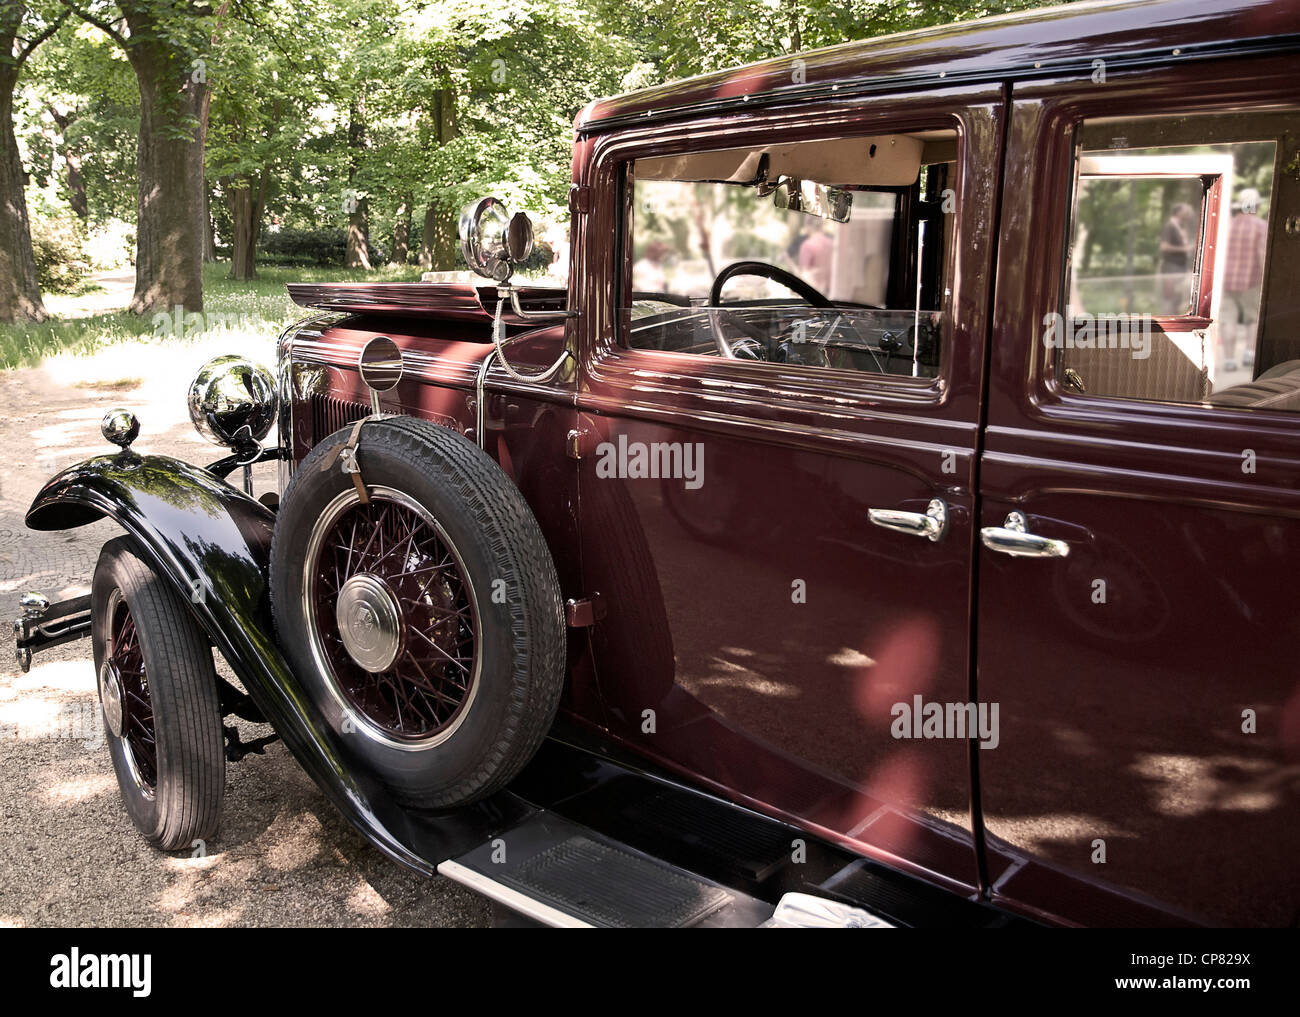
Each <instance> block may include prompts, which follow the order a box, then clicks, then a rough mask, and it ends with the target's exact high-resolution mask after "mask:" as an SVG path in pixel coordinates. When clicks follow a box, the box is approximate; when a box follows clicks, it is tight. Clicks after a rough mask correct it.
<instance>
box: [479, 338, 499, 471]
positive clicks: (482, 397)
mask: <svg viewBox="0 0 1300 1017" xmlns="http://www.w3.org/2000/svg"><path fill="white" fill-rule="evenodd" d="M496 355H497V348H496V346H495V345H494V346H493V347H492V348H491V349H490V350H488V352H487V356H485V357H484V358H483V361H482V363H480V364H479V366H478V376H477V377H476V378H475V380H474V440H475V441H477V442H478V447H479V448H481V449H483V451H485V452H486V451H487V376H488V368H489V367H491V366H492V358H493V357H495V356H496Z"/></svg>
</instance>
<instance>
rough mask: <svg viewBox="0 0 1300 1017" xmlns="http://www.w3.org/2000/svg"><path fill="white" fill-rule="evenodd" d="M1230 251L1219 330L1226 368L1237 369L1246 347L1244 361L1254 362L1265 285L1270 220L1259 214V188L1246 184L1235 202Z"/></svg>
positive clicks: (1231, 224)
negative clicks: (1260, 307) (1261, 298)
mask: <svg viewBox="0 0 1300 1017" xmlns="http://www.w3.org/2000/svg"><path fill="white" fill-rule="evenodd" d="M1232 212H1233V215H1232V222H1231V223H1230V224H1229V225H1228V253H1227V257H1226V258H1225V259H1224V270H1223V306H1222V308H1221V309H1220V312H1219V314H1220V319H1221V325H1220V331H1219V334H1220V335H1221V336H1222V337H1223V354H1224V358H1225V359H1224V364H1223V368H1224V370H1225V371H1235V370H1236V369H1237V352H1238V350H1240V349H1242V347H1243V344H1244V348H1245V353H1244V361H1243V362H1244V363H1245V365H1246V366H1247V367H1250V366H1252V365H1253V364H1254V363H1255V338H1256V337H1255V330H1256V326H1257V325H1258V323H1259V298H1260V292H1261V290H1262V288H1263V285H1264V251H1265V249H1266V245H1267V241H1268V223H1267V222H1266V221H1265V220H1264V218H1263V217H1262V216H1260V214H1259V191H1257V190H1255V188H1253V187H1247V188H1245V189H1243V190H1242V192H1241V194H1240V195H1238V197H1237V200H1236V201H1235V202H1233V205H1232Z"/></svg>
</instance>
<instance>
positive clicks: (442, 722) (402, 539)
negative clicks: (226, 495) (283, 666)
mask: <svg viewBox="0 0 1300 1017" xmlns="http://www.w3.org/2000/svg"><path fill="white" fill-rule="evenodd" d="M557 426H559V425H557ZM566 433H567V432H566ZM354 439H355V461H356V464H357V467H358V468H359V469H360V471H361V475H362V482H363V483H364V484H365V499H366V500H365V501H364V502H363V501H362V495H361V493H360V492H359V491H358V489H357V487H356V485H355V483H354V481H355V479H356V478H355V476H349V475H348V474H347V473H346V472H344V471H343V470H342V469H341V468H340V465H341V464H340V463H339V460H338V457H339V455H340V454H341V451H342V447H344V446H345V443H348V442H350V441H353V440H354ZM270 584H271V590H270V592H271V610H272V612H273V614H274V617H275V631H276V638H277V640H278V641H279V644H280V647H281V648H282V650H283V651H284V654H285V657H286V659H287V660H288V662H289V664H290V666H291V667H292V668H293V671H294V675H295V677H296V678H297V680H298V682H300V683H301V691H302V693H303V695H304V697H305V699H306V700H307V701H308V702H307V705H309V706H310V707H311V709H312V710H313V711H315V712H317V713H318V715H319V717H320V718H321V720H322V721H323V722H324V724H323V726H322V729H321V730H322V736H323V738H324V739H325V740H326V742H327V743H328V747H329V749H330V751H331V752H333V753H334V754H336V755H338V756H339V757H340V758H343V759H346V760H347V761H348V762H349V764H350V765H353V766H359V767H364V768H366V769H367V770H368V771H369V772H371V773H372V774H373V775H374V776H375V777H376V778H377V779H378V782H379V784H380V785H382V787H381V788H379V789H377V790H376V792H375V793H376V794H379V795H383V794H388V795H391V796H392V801H393V802H394V803H395V804H397V805H398V806H399V807H404V808H415V809H422V810H423V809H438V810H440V809H448V808H454V807H457V806H460V805H464V804H466V803H468V802H472V801H476V800H479V799H482V798H486V797H487V796H489V795H491V794H492V793H494V792H495V791H497V790H499V789H501V788H502V787H504V786H506V784H508V783H509V782H510V781H511V780H512V779H513V778H514V777H515V775H516V774H518V773H519V771H520V770H521V769H523V767H524V765H525V764H526V763H527V762H528V760H529V759H531V758H532V756H533V753H535V752H536V751H537V749H538V747H539V746H540V745H541V743H542V739H543V738H545V737H546V732H547V731H548V730H549V729H550V726H551V722H552V720H553V719H554V718H555V714H556V711H557V709H558V708H559V703H560V696H561V694H562V692H563V689H564V664H565V653H566V633H565V628H564V607H563V603H562V601H561V600H560V588H559V580H558V578H557V577H556V574H555V563H554V562H553V561H552V560H551V554H550V549H549V548H548V547H547V544H546V539H545V537H544V536H543V535H542V532H541V529H540V527H539V526H538V524H537V520H536V519H535V518H534V516H533V513H532V510H531V509H530V508H529V506H528V503H527V501H526V500H525V499H524V497H523V494H522V493H521V492H520V490H519V488H518V487H516V486H515V484H514V481H513V480H511V478H510V477H509V476H507V475H506V474H505V472H504V471H503V470H502V469H501V467H500V466H499V465H498V464H497V463H496V462H494V461H493V460H492V459H491V457H489V456H488V455H487V454H486V453H485V452H484V451H483V450H482V449H480V448H479V447H478V446H477V445H475V444H474V443H473V442H471V441H469V440H468V439H467V438H466V437H465V436H464V435H462V434H460V433H458V432H457V431H455V430H453V429H452V428H449V427H443V426H442V425H439V424H435V423H432V422H430V421H427V420H416V419H414V418H412V417H405V416H394V417H384V418H383V419H378V420H377V419H369V420H365V421H363V422H362V426H361V427H360V428H359V429H357V428H354V427H345V428H341V429H339V430H338V431H335V432H334V433H333V434H331V435H329V436H328V437H327V438H324V439H323V440H321V441H320V442H318V443H317V444H316V447H315V448H313V449H312V450H311V452H310V453H308V454H307V456H306V457H305V458H304V459H303V461H302V463H301V465H299V467H298V468H297V470H295V471H294V474H293V477H292V479H291V480H290V481H289V485H288V487H286V488H285V491H284V497H283V499H282V500H281V502H280V508H279V511H278V512H277V513H276V517H275V532H274V536H273V538H272V541H271V574H270Z"/></svg>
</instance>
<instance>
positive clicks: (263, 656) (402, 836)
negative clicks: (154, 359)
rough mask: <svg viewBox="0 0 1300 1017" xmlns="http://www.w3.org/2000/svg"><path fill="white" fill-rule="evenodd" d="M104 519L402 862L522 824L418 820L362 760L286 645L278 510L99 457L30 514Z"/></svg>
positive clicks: (157, 460)
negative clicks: (276, 570) (273, 592)
mask: <svg viewBox="0 0 1300 1017" xmlns="http://www.w3.org/2000/svg"><path fill="white" fill-rule="evenodd" d="M105 516H108V517H109V518H111V519H113V520H115V521H116V522H117V523H118V524H119V525H121V526H122V528H123V529H125V530H126V531H127V533H129V534H130V535H131V536H132V537H134V538H135V540H136V542H137V543H138V544H139V546H140V549H141V551H142V552H143V553H144V555H145V557H146V558H147V559H148V560H149V562H150V564H151V565H152V566H153V568H154V570H155V572H157V573H158V575H160V576H163V577H164V578H166V579H167V580H169V581H171V582H172V583H174V584H175V586H176V588H177V589H178V590H180V592H181V593H182V594H183V595H184V597H185V599H186V601H187V602H189V604H190V609H191V610H192V611H193V613H194V617H195V618H196V619H197V620H198V622H199V624H200V625H201V626H202V627H203V629H204V631H205V632H206V633H207V635H208V638H209V639H211V640H212V642H213V644H214V645H215V646H216V647H217V649H218V650H220V651H221V654H222V655H223V656H224V657H225V658H226V661H227V662H228V663H229V664H230V666H231V668H232V669H233V670H234V672H235V673H236V674H237V675H238V676H239V679H240V681H241V682H243V684H244V686H245V688H246V689H247V690H248V693H249V695H250V696H251V697H252V698H253V701H254V702H255V703H256V704H257V707H258V709H260V710H261V711H262V715H263V716H265V717H266V718H267V720H268V721H269V722H270V723H271V725H272V726H273V727H274V728H275V730H276V732H277V733H278V734H279V735H280V737H281V738H282V739H283V740H284V743H285V745H286V746H287V747H288V749H289V751H290V752H292V753H293V755H294V757H295V758H296V759H297V760H298V762H299V764H300V765H301V766H302V767H303V769H304V770H306V771H307V773H308V775H309V776H310V777H311V778H312V779H313V780H314V781H315V782H316V784H317V785H319V787H320V788H321V790H323V791H324V792H325V794H326V795H327V796H328V797H329V798H330V800H331V801H332V802H333V803H334V805H335V806H336V807H337V808H338V809H339V811H340V812H342V813H343V815H344V816H345V817H346V818H347V819H348V820H349V821H350V822H351V823H352V824H353V825H354V826H356V827H357V829H358V830H360V831H361V833H362V834H364V835H365V837H366V838H367V839H368V840H370V841H371V843H373V844H374V845H375V846H376V847H378V848H379V849H380V850H382V851H383V852H385V853H386V854H387V855H389V856H390V857H391V858H393V859H394V860H396V861H398V862H401V863H402V864H404V865H407V866H410V867H411V868H413V869H416V870H417V871H420V872H424V873H429V874H432V872H433V870H434V867H435V866H436V865H437V863H438V862H439V861H441V860H443V859H444V858H446V857H449V856H450V855H451V854H452V853H455V852H456V851H457V850H461V849H462V848H461V847H460V845H461V844H462V843H463V842H465V841H469V842H471V843H476V842H477V841H478V840H481V839H482V838H483V836H485V835H487V834H488V833H490V832H492V831H493V830H494V829H497V828H500V827H501V826H502V825H503V824H506V823H508V821H510V820H511V819H513V818H514V817H516V816H517V815H518V813H519V811H520V808H521V805H520V804H519V803H518V802H517V800H515V799H513V796H509V795H505V796H498V797H497V798H495V799H491V800H489V801H488V802H485V803H482V804H480V805H478V806H475V807H472V808H470V809H466V810H461V811H460V812H458V813H456V814H454V815H451V816H444V817H439V818H437V819H436V820H435V819H431V818H428V817H423V816H418V815H415V814H412V813H410V812H408V811H407V810H404V809H403V808H401V807H400V806H399V805H398V804H396V803H395V802H394V801H393V799H392V798H391V796H390V795H389V794H388V793H387V791H386V790H385V789H384V788H383V786H382V785H380V784H379V783H378V782H377V781H375V780H374V778H373V777H372V776H371V775H370V773H369V772H368V771H366V769H365V768H364V767H363V766H362V765H361V764H360V763H358V762H357V761H356V760H355V757H354V755H353V753H352V752H351V751H350V750H349V747H348V745H347V738H346V737H345V736H343V735H340V734H338V733H337V732H335V731H334V730H333V729H332V728H331V727H330V726H329V725H328V724H327V723H326V722H325V719H324V718H323V717H322V716H321V714H320V712H319V711H318V710H317V709H316V707H315V706H314V705H313V704H312V702H311V701H310V700H309V699H308V698H307V696H305V695H304V694H303V692H302V688H301V686H300V685H299V683H298V681H297V679H296V678H295V677H294V675H293V672H292V671H291V670H290V668H289V665H288V663H287V662H286V661H285V659H284V656H283V655H282V654H281V653H280V650H279V648H278V647H277V646H276V643H275V639H274V636H273V632H274V626H273V624H272V621H271V611H270V600H269V593H268V584H267V578H266V577H267V567H268V562H269V561H270V551H271V532H272V527H273V524H274V521H275V516H274V514H273V513H272V512H271V511H270V509H268V508H267V507H266V506H264V505H262V504H261V503H260V502H257V501H255V500H254V499H252V498H250V497H248V496H247V495H246V494H244V493H243V492H242V491H238V490H236V489H235V488H233V487H231V486H230V485H229V484H227V483H225V482H224V481H221V480H219V479H217V477H215V476H214V475H213V474H211V473H209V472H208V471H207V470H205V469H201V468H200V467H197V466H192V465H190V464H189V463H185V462H182V461H181V460H179V459H172V458H170V457H167V456H140V455H136V454H135V453H133V452H123V453H120V454H118V455H112V456H100V457H98V458H96V459H90V460H87V461H86V462H84V463H79V464H78V465H76V466H73V467H71V468H69V469H67V470H64V471H63V472H62V473H60V474H59V475H58V476H56V477H54V478H53V479H52V480H51V481H50V482H49V483H48V484H46V485H45V487H44V488H42V490H41V491H40V493H39V494H37V496H36V499H35V500H34V501H33V502H32V506H31V508H30V509H28V511H27V525H28V526H29V527H31V528H32V529H34V530H63V529H69V528H71V527H74V526H83V525H85V524H86V523H91V522H94V521H96V520H97V519H101V518H103V517H105Z"/></svg>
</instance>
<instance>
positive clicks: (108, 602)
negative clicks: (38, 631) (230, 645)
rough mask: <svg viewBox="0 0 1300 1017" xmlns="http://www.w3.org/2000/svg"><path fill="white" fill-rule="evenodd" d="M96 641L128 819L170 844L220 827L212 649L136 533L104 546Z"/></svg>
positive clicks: (221, 754)
mask: <svg viewBox="0 0 1300 1017" xmlns="http://www.w3.org/2000/svg"><path fill="white" fill-rule="evenodd" d="M91 608H92V616H91V642H92V644H93V648H94V656H95V674H96V675H97V676H98V686H99V696H100V706H101V710H102V712H103V719H104V726H105V729H106V734H107V738H108V745H109V752H110V754H111V756H112V759H113V769H114V770H115V771H116V773H117V783H118V787H119V788H120V789H121V792H122V802H123V804H124V805H125V806H126V811H127V814H128V815H129V816H130V817H131V822H132V823H133V824H135V828H136V829H137V830H139V831H140V833H141V835H143V837H144V838H145V840H147V841H148V842H149V843H150V844H152V845H154V846H155V847H157V848H161V849H162V850H163V851H179V850H181V849H183V848H191V847H195V846H196V842H197V841H201V840H206V839H207V838H209V837H212V836H213V835H215V834H216V832H217V826H218V824H219V822H220V818H221V799H222V796H223V795H224V793H225V784H226V755H225V741H224V735H223V733H222V729H221V706H220V701H219V698H218V693H217V678H216V671H215V669H214V668H213V665H212V650H211V648H210V647H209V646H208V642H207V639H206V638H205V637H204V635H203V631H202V630H201V629H200V628H199V626H198V625H197V623H196V622H195V621H194V619H193V617H192V616H191V615H190V613H189V610H188V608H187V607H186V606H185V603H184V601H183V600H182V599H181V598H180V596H179V595H178V594H177V592H176V590H175V589H174V588H173V587H172V586H171V585H170V584H169V583H167V582H166V581H164V580H161V579H159V578H158V576H157V575H156V574H155V573H154V572H153V570H152V569H150V568H149V566H148V565H146V564H145V562H144V561H143V560H142V559H141V558H140V556H139V554H138V553H137V547H136V545H135V543H134V542H133V541H132V540H131V539H130V538H129V537H118V538H116V539H114V540H110V541H109V542H108V543H106V544H105V545H104V548H103V550H102V551H101V552H100V554H99V562H98V564H97V565H96V566H95V577H94V580H93V582H92V584H91Z"/></svg>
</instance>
